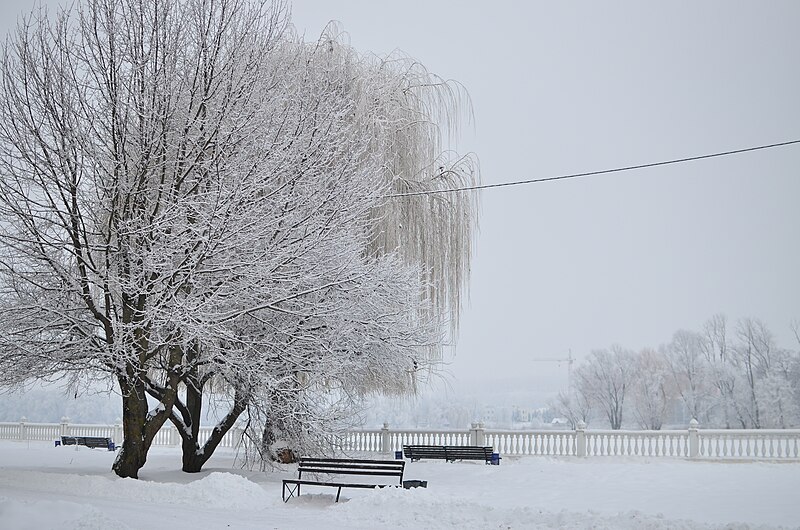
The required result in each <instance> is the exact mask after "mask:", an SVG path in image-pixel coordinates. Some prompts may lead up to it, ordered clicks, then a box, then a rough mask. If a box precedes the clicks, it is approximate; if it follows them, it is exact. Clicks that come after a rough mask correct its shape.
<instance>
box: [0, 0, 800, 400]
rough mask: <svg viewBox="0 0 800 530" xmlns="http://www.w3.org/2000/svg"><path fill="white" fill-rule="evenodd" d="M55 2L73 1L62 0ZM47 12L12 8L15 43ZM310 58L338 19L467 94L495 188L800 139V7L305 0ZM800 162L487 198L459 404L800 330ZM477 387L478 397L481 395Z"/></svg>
mask: <svg viewBox="0 0 800 530" xmlns="http://www.w3.org/2000/svg"><path fill="white" fill-rule="evenodd" d="M45 3H47V4H56V3H57V2H56V1H53V0H51V1H47V2H45ZM32 5H33V3H32V2H25V1H19V0H17V1H14V0H4V1H3V3H2V5H1V6H0V29H2V30H3V32H5V31H7V29H8V28H9V26H10V25H11V24H12V23H13V20H14V18H15V15H16V14H17V13H18V12H20V11H21V10H23V9H29V7H30V6H32ZM292 10H293V20H294V23H295V26H296V27H297V28H298V30H299V31H300V32H301V33H305V34H306V38H307V39H309V40H313V39H315V38H316V37H317V36H318V35H319V33H320V32H321V31H322V29H323V27H324V26H325V24H326V23H327V22H328V21H329V20H338V21H339V22H340V23H341V24H342V27H343V29H344V30H345V31H347V32H348V33H349V34H350V40H351V43H352V44H353V45H354V46H355V47H356V48H358V49H359V50H362V51H373V52H376V53H378V54H386V53H388V52H391V51H392V50H394V49H399V50H402V51H403V52H405V53H406V54H408V55H411V56H413V57H415V58H417V59H418V60H419V61H420V62H422V63H423V64H425V65H426V66H427V67H428V69H429V70H431V71H433V72H435V73H437V74H439V75H440V76H442V77H444V78H451V79H455V80H457V81H459V82H461V83H462V84H463V85H464V86H465V87H466V88H467V90H468V91H469V93H470V95H471V96H472V103H473V106H474V111H475V126H474V130H472V129H470V130H466V131H465V134H464V137H463V140H462V141H461V142H460V143H459V145H458V146H456V147H457V148H458V149H459V150H461V151H475V152H476V153H477V154H478V156H479V158H480V164H481V168H482V173H483V179H484V182H485V183H496V182H504V181H510V180H520V179H530V178H539V177H547V176H554V175H560V174H566V173H573V172H583V171H591V170H597V169H606V168H611V167H616V166H625V165H632V164H640V163H647V162H653V161H659V160H666V159H670V158H678V157H684V156H692V155H700V154H705V153H710V152H715V151H724V150H729V149H736V148H743V147H749V146H753V145H759V144H765V143H773V142H779V141H784V140H794V139H798V138H800V104H798V99H797V98H798V94H800V70H798V65H797V55H798V51H800V32H798V31H797V21H798V20H800V2H794V1H784V2H779V1H771V2H757V1H752V2H722V1H719V2H669V3H666V2H661V3H654V2H638V1H637V2H609V3H603V5H600V3H598V2H570V3H566V2H538V1H536V2H534V1H532V2H521V1H505V0H494V1H492V2H477V1H472V2H469V1H467V2H465V1H444V0H426V1H416V0H406V1H404V2H361V1H344V0H341V1H337V0H298V1H296V2H295V3H294V5H293V7H292ZM798 168H800V146H793V147H786V148H782V149H776V150H769V151H764V152H759V153H752V154H746V155H740V156H735V157H730V158H726V159H716V160H709V161H702V162H695V163H691V164H683V165H677V166H670V167H663V168H658V169H650V170H643V171H637V172H632V173H623V174H614V175H607V176H601V177H590V178H587V179H579V180H572V181H562V182H555V183H546V184H535V185H529V186H521V187H514V188H503V189H495V190H487V191H485V192H483V195H482V215H481V221H480V222H481V230H480V234H479V235H478V238H477V244H476V247H475V248H476V250H475V257H474V269H473V275H472V282H471V297H470V303H469V305H468V307H467V308H466V309H465V312H464V318H463V320H462V332H461V336H460V339H459V342H458V348H457V352H456V354H455V356H454V357H452V358H451V359H450V361H451V364H450V368H449V370H450V372H451V373H452V375H453V378H454V381H455V382H456V386H461V385H460V384H458V383H459V382H460V383H461V384H463V383H469V384H470V385H472V384H474V381H476V380H481V381H483V383H482V386H485V387H492V386H493V385H497V384H499V382H501V381H502V380H503V379H505V378H515V379H516V380H517V381H518V382H521V383H520V384H522V385H524V386H526V387H529V388H535V389H549V390H552V389H555V390H557V389H558V387H560V386H565V384H566V366H565V365H563V366H561V367H558V366H556V365H555V364H550V363H537V362H533V361H532V360H533V359H543V358H564V357H566V356H567V353H568V351H569V350H570V349H571V350H572V352H573V354H574V355H575V356H576V357H582V356H584V355H586V354H587V353H588V352H589V351H590V350H591V349H593V348H600V347H607V346H609V345H611V344H612V343H620V344H622V345H623V346H626V347H630V348H634V349H639V348H642V347H644V346H658V345H659V344H661V343H664V342H666V341H668V340H669V339H670V337H671V335H672V333H673V332H674V331H676V330H677V329H679V328H688V329H698V328H699V327H700V326H701V325H702V323H703V322H704V321H705V320H706V319H707V318H709V317H710V316H711V315H713V314H714V313H717V312H722V313H725V314H726V315H727V316H728V317H729V319H731V320H732V321H735V319H737V318H740V317H744V316H753V317H758V318H761V319H763V320H764V321H765V322H766V323H767V324H768V325H769V326H770V328H771V329H772V331H773V332H774V333H775V335H776V338H777V339H778V341H779V343H781V344H783V345H785V346H791V343H790V330H789V323H790V321H791V320H792V319H800V246H799V245H798V235H797V233H798V227H800V213H799V212H800V209H798V206H797V203H798V198H800V171H798ZM467 388H469V387H467Z"/></svg>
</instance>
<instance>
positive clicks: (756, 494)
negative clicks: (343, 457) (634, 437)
mask: <svg viewBox="0 0 800 530" xmlns="http://www.w3.org/2000/svg"><path fill="white" fill-rule="evenodd" d="M113 458H114V453H110V452H107V451H101V450H92V449H87V448H85V447H59V448H54V447H52V445H51V444H47V443H40V442H31V443H22V442H0V528H2V529H3V530H17V529H36V530H44V529H50V528H53V529H55V528H59V529H98V530H99V529H102V530H112V529H131V528H132V529H143V530H144V529H147V530H151V529H157V528H169V529H176V530H178V529H204V528H209V529H217V528H220V529H222V528H237V529H238V528H242V529H250V528H252V529H255V528H258V529H265V528H266V529H269V528H326V529H351V528H470V529H481V528H502V529H508V528H593V529H600V528H613V529H618V528H621V529H642V528H647V529H694V528H731V529H744V528H772V527H778V526H783V527H789V528H800V526H799V525H800V464H797V463H782V464H780V463H774V464H772V463H712V462H687V461H684V460H679V459H674V460H673V459H652V460H645V459H637V460H632V459H630V460H629V459H601V458H596V459H583V460H578V459H552V458H542V457H524V458H519V459H514V458H504V459H503V461H502V465H500V466H486V465H483V464H482V463H480V464H479V463H475V462H462V463H455V464H447V463H444V462H415V463H413V464H407V465H406V473H405V477H404V478H405V479H421V480H427V481H428V487H427V489H422V488H418V489H411V490H403V489H397V488H387V489H383V490H374V491H373V490H344V491H343V492H342V501H341V502H339V503H338V504H335V503H334V502H333V495H332V493H333V494H335V490H334V489H332V488H311V487H307V489H306V490H305V491H304V493H303V496H302V497H300V498H299V499H297V498H295V499H291V500H290V501H289V502H288V503H286V504H284V503H283V502H282V501H281V482H280V480H281V479H282V478H286V477H290V476H295V472H294V471H293V468H292V466H285V467H284V468H282V469H279V470H276V471H271V472H267V473H261V472H248V471H242V470H239V469H238V468H236V467H235V466H234V464H233V456H232V454H230V453H226V454H221V455H218V456H215V457H214V458H212V460H211V461H210V462H209V465H208V469H207V470H206V471H205V472H203V473H200V474H196V475H188V474H185V473H182V472H180V471H179V470H178V469H179V468H180V463H179V460H180V453H179V451H178V450H176V449H162V448H155V449H153V450H152V451H151V452H150V458H149V460H148V463H147V465H146V466H145V467H144V468H143V469H142V471H141V474H140V476H141V480H139V481H136V480H132V479H119V478H117V477H116V476H115V475H113V474H112V473H111V471H110V467H111V463H112V460H113ZM306 493H308V494H306Z"/></svg>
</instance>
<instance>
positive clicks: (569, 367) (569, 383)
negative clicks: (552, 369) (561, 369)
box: [530, 348, 575, 392]
mask: <svg viewBox="0 0 800 530" xmlns="http://www.w3.org/2000/svg"><path fill="white" fill-rule="evenodd" d="M530 360H531V361H533V362H535V363H558V365H559V366H561V363H567V391H568V392H572V363H574V362H575V359H573V357H572V349H571V348H570V350H569V354H568V355H567V358H566V359H530Z"/></svg>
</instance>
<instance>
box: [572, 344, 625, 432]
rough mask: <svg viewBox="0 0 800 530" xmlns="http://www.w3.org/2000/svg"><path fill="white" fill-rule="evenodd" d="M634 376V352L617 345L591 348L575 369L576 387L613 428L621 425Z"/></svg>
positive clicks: (618, 427)
mask: <svg viewBox="0 0 800 530" xmlns="http://www.w3.org/2000/svg"><path fill="white" fill-rule="evenodd" d="M633 377H634V364H633V353H632V352H631V351H629V350H626V349H624V348H622V347H621V346H619V345H616V344H615V345H613V346H612V347H611V348H610V349H608V350H594V351H592V353H591V355H590V356H589V358H588V359H587V361H586V363H585V364H583V365H581V366H579V367H578V368H577V369H576V370H575V384H576V387H577V388H579V389H580V391H581V392H582V393H583V394H584V395H585V396H586V397H587V399H588V400H590V403H591V404H592V405H593V406H596V407H597V408H598V409H599V410H601V411H602V413H603V414H604V415H605V416H606V419H608V423H609V425H610V426H611V428H612V429H620V428H622V419H623V415H624V412H625V398H626V397H627V395H628V393H629V392H630V387H631V384H632V382H633Z"/></svg>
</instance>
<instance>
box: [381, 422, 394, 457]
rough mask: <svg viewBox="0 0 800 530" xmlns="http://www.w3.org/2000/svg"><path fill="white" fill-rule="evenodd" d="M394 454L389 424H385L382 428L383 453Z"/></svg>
mask: <svg viewBox="0 0 800 530" xmlns="http://www.w3.org/2000/svg"><path fill="white" fill-rule="evenodd" d="M391 452H392V437H391V434H390V433H389V423H388V422H383V427H382V428H381V453H384V454H389V453H391Z"/></svg>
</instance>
